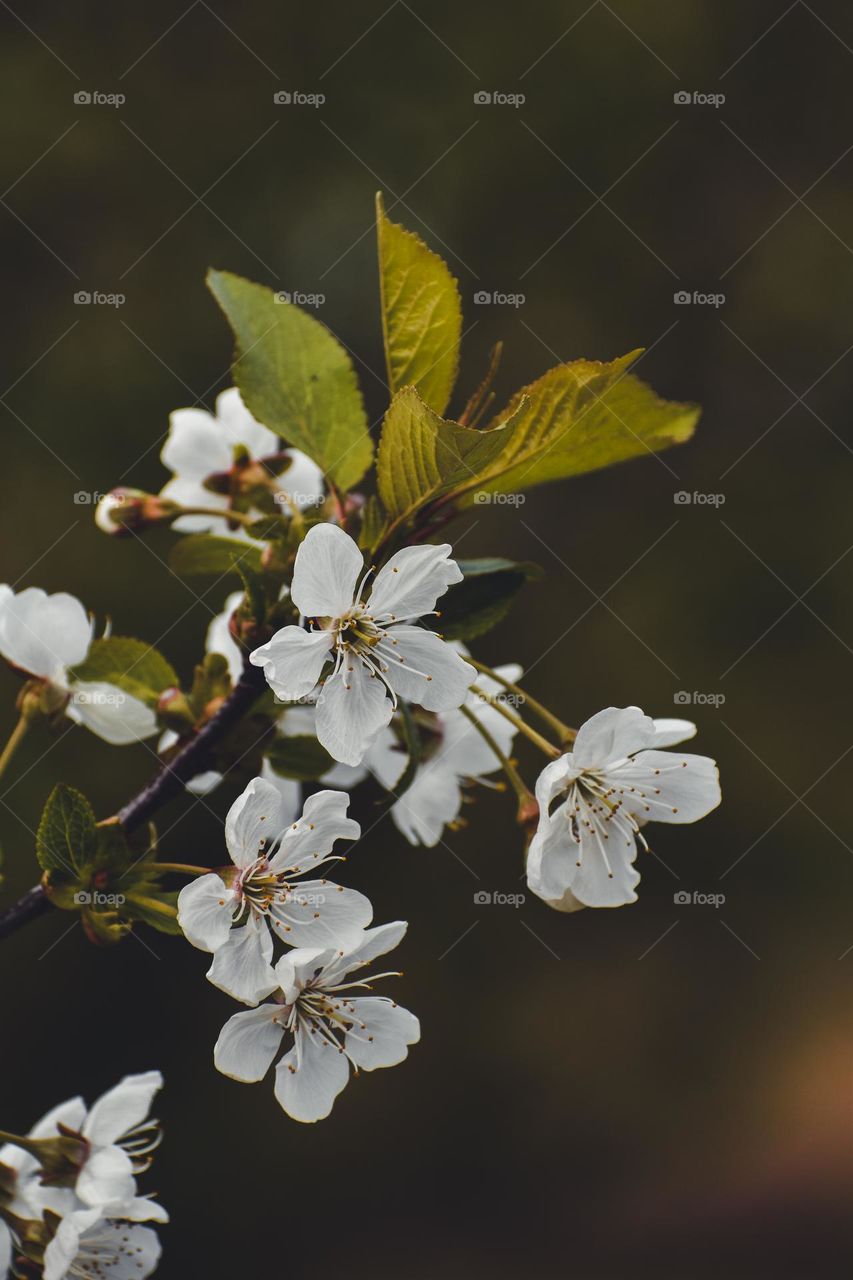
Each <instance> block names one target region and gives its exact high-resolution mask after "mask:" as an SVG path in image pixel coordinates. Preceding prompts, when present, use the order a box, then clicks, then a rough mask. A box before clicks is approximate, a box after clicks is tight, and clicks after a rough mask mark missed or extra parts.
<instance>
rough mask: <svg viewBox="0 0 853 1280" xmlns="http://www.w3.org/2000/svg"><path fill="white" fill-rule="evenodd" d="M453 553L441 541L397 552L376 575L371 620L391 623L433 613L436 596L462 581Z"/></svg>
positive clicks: (448, 544) (449, 546)
mask: <svg viewBox="0 0 853 1280" xmlns="http://www.w3.org/2000/svg"><path fill="white" fill-rule="evenodd" d="M452 551H453V548H452V547H451V545H450V543H449V542H444V543H442V544H441V545H440V546H437V547H434V546H421V547H403V549H402V550H401V551H398V552H396V554H395V555H393V556H392V557H391V559H390V560H389V561H388V563H387V564H385V565H383V567H382V568H381V569H380V570H379V573H378V574H377V575H376V580H375V581H374V583H373V586H372V588H371V591H370V600H369V602H368V607H369V611H370V615H371V617H373V618H376V619H377V620H380V619H384V620H386V621H391V622H393V621H394V620H395V619H396V618H401V619H404V618H421V617H423V615H424V614H425V613H432V611H433V609H434V608H435V602H436V600H437V599H438V598H439V596H443V595H444V593H445V591H446V590H447V588H448V587H450V586H452V585H453V584H454V583H456V582H461V581H462V576H463V575H462V570H461V569H460V568H459V565H458V564H457V563H456V561H455V560H451V559H450V555H451V552H452Z"/></svg>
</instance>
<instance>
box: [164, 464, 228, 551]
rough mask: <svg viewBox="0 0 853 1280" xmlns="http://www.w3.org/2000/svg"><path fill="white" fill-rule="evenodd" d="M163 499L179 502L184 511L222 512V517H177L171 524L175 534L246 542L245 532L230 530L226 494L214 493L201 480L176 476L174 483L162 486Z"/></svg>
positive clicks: (170, 482)
mask: <svg viewBox="0 0 853 1280" xmlns="http://www.w3.org/2000/svg"><path fill="white" fill-rule="evenodd" d="M160 497H161V498H168V499H169V501H170V502H177V503H178V505H179V506H182V507H207V508H211V507H212V508H214V509H219V508H221V510H222V515H221V516H198V515H194V516H178V518H177V520H173V521H172V528H173V529H174V530H175V532H176V533H215V534H216V535H217V536H218V537H222V538H237V539H241V540H242V539H243V538H244V534H243V531H242V529H241V530H240V531H239V532H237V531H236V530H233V529H229V528H228V521H227V520H226V518H225V514H226V512H227V511H228V505H229V504H228V499H227V497H226V496H225V494H222V493H211V492H210V490H209V489H205V487H204V485H203V484H202V483H201V481H200V480H185V479H184V478H183V477H182V476H175V478H174V480H168V481H167V482H166V484H164V485H163V488H162V489H161V490H160Z"/></svg>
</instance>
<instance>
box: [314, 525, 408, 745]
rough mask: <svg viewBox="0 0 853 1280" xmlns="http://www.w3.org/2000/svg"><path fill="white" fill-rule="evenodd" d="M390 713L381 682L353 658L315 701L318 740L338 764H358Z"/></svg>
mask: <svg viewBox="0 0 853 1280" xmlns="http://www.w3.org/2000/svg"><path fill="white" fill-rule="evenodd" d="M303 545H304V544H303ZM393 713H394V706H393V703H392V702H391V699H390V698H389V697H388V696H387V695H386V691H385V686H384V684H383V683H382V681H381V680H379V679H378V678H377V677H376V676H374V675H373V674H372V673H371V672H370V671H369V670H368V669H367V667H366V666H365V665H364V664H363V663H362V662H361V661H360V660H358V659H353V660H352V664H351V665H348V664H346V663H345V664H344V665H343V666H342V667H341V669H340V671H339V672H338V673H337V675H334V676H330V677H329V679H328V680H327V681H326V683H325V684H324V685H323V689H322V691H321V693H320V696H319V698H318V699H317V738H318V740H319V742H320V743H321V744H322V746H324V747H325V748H326V750H327V751H328V753H329V755H330V756H332V757H333V758H334V759H335V760H339V761H340V762H341V764H351V765H357V764H361V761H362V759H363V757H364V754H365V752H366V751H367V749H368V747H369V746H370V745H371V743H372V742H373V740H374V738H375V737H376V735H377V734H378V733H379V731H380V730H381V729H384V727H385V726H386V725H387V724H388V722H389V721H390V719H391V716H392V715H393Z"/></svg>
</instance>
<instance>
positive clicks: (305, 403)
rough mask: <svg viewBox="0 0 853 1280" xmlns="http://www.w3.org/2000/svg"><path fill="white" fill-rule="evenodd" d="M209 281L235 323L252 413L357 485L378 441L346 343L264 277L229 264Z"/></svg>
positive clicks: (338, 477) (342, 485)
mask: <svg viewBox="0 0 853 1280" xmlns="http://www.w3.org/2000/svg"><path fill="white" fill-rule="evenodd" d="M207 283H208V286H209V288H210V291H211V293H212V294H213V296H214V297H215V298H216V301H217V302H218V303H219V305H220V307H221V308H222V310H223V312H224V313H225V317H226V319H227V320H228V323H229V324H230V325H231V328H232V329H233V330H234V337H235V339H236V358H235V361H234V367H233V374H234V381H235V382H236V384H237V386H238V387H239V388H240V392H241V394H242V396H243V399H244V401H245V402H246V406H247V408H248V409H249V411H250V413H252V414H253V415H254V416H255V417H256V418H257V419H258V421H259V422H262V423H264V425H265V426H267V427H269V428H270V430H272V431H275V432H276V434H277V435H279V436H280V437H281V438H282V439H283V440H284V441H285V442H286V443H287V444H289V445H294V446H295V447H296V448H297V449H301V450H302V451H303V453H307V455H308V457H309V458H312V459H313V460H314V462H316V463H317V465H318V466H319V467H321V468H322V470H323V472H324V474H325V475H326V476H327V477H328V478H329V479H330V480H331V481H333V482H334V483H335V484H336V485H337V486H338V488H339V489H342V490H344V491H346V490H348V489H351V488H352V487H353V485H355V484H357V483H358V481H359V480H360V479H361V478H362V476H363V475H364V473H365V472H366V471H367V469H368V467H369V466H370V463H371V460H372V458H373V443H372V441H371V439H370V431H369V429H368V423H367V415H366V413H365V411H364V404H363V401H362V398H361V392H360V390H359V387H358V381H357V379H356V376H355V370H354V369H353V365H352V361H351V360H350V358H349V355H348V354H347V352H346V349H345V348H344V347H343V346H342V345H341V344H340V343H339V342H338V340H337V338H335V337H334V336H333V335H332V333H330V331H329V330H328V329H327V328H326V326H325V325H323V324H321V323H320V321H319V320H315V319H314V317H313V316H309V315H308V314H307V313H306V312H304V311H300V309H299V307H297V306H294V305H293V304H292V303H279V302H277V301H276V296H275V294H274V293H273V292H272V290H271V289H267V288H265V287H264V286H263V285H259V284H253V283H252V282H251V281H249V280H244V279H242V278H241V277H240V276H235V275H232V274H231V273H230V272H228V271H210V272H209V273H208V277H207Z"/></svg>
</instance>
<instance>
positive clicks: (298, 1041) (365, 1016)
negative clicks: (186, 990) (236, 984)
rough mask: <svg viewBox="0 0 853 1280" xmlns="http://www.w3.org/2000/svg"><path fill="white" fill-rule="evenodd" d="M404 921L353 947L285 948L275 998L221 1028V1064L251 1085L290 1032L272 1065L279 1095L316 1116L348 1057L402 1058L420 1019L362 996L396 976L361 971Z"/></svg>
mask: <svg viewBox="0 0 853 1280" xmlns="http://www.w3.org/2000/svg"><path fill="white" fill-rule="evenodd" d="M406 927H407V926H406V924H405V923H404V922H403V921H401V920H398V921H395V922H394V923H393V924H384V925H379V926H378V927H377V928H375V929H368V930H366V931H365V932H364V934H363V935H362V938H361V940H360V941H359V942H358V943H357V944H356V945H355V946H354V947H352V948H351V949H350V950H349V951H345V950H340V949H337V950H335V949H333V948H330V949H329V950H326V951H320V950H317V949H315V948H310V949H309V948H298V949H297V950H295V951H289V952H287V953H286V954H285V955H283V956H282V957H281V959H280V960H279V961H278V963H277V964H276V966H275V977H276V983H277V988H278V990H277V992H276V997H275V1001H273V1002H268V1003H265V1004H262V1005H260V1006H259V1007H258V1008H257V1009H247V1010H244V1011H243V1012H242V1013H235V1014H234V1016H233V1017H232V1018H229V1020H228V1022H226V1024H225V1026H224V1027H223V1028H222V1033H221V1035H220V1037H219V1039H218V1041H217V1042H216V1048H215V1049H214V1062H215V1064H216V1066H217V1068H218V1070H220V1071H221V1072H222V1073H223V1074H224V1075H227V1076H231V1078H232V1079H234V1080H240V1081H243V1082H244V1083H247V1084H252V1083H255V1082H257V1081H258V1080H262V1079H263V1078H264V1076H265V1075H266V1073H267V1071H268V1070H269V1068H270V1066H271V1065H272V1063H273V1061H274V1059H275V1057H276V1054H277V1053H278V1052H279V1048H280V1045H281V1041H282V1038H283V1037H284V1036H285V1035H287V1036H288V1037H292V1044H291V1047H290V1048H289V1049H288V1051H287V1053H285V1055H284V1057H283V1058H282V1059H281V1060H280V1062H279V1063H278V1065H277V1067H276V1070H275V1096H276V1098H277V1099H278V1101H279V1102H280V1104H281V1106H282V1107H283V1108H284V1110H285V1111H286V1112H287V1114H288V1115H289V1116H292V1118H293V1119H294V1120H302V1121H304V1122H306V1123H311V1122H313V1121H315V1120H322V1119H324V1118H325V1117H326V1116H327V1115H328V1114H329V1112H330V1111H331V1110H332V1106H333V1105H334V1101H335V1098H336V1097H337V1096H338V1094H339V1093H340V1092H341V1090H342V1089H343V1088H344V1087H345V1086H346V1083H347V1081H348V1079H349V1069H350V1064H352V1066H353V1067H354V1069H355V1071H356V1073H357V1072H358V1071H359V1070H360V1069H361V1070H364V1071H373V1070H375V1069H376V1068H377V1067H393V1066H395V1065H396V1064H397V1063H398V1062H402V1061H403V1059H404V1058H405V1057H406V1056H407V1055H408V1046H409V1045H411V1044H416V1043H417V1041H418V1040H419V1039H420V1024H419V1023H418V1020H417V1018H416V1017H415V1016H414V1014H411V1013H409V1011H408V1010H407V1009H403V1008H401V1007H400V1006H399V1005H397V1004H395V1003H394V1001H393V1000H389V999H387V998H384V997H380V996H360V995H358V992H359V991H362V990H367V991H369V990H371V989H372V983H373V982H374V981H375V980H376V979H377V978H379V977H391V976H397V975H391V974H374V975H371V976H370V977H369V978H366V977H358V976H356V975H357V974H358V973H359V972H360V970H361V969H362V968H364V967H365V966H366V965H368V964H369V963H370V962H371V961H372V960H374V959H375V958H376V957H377V956H380V955H384V954H385V952H387V951H390V950H392V948H394V947H396V946H397V945H398V943H399V942H400V940H401V939H402V937H403V935H404V933H405V932H406ZM351 974H352V975H353V977H352V978H350V975H351ZM348 979H349V980H348Z"/></svg>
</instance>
